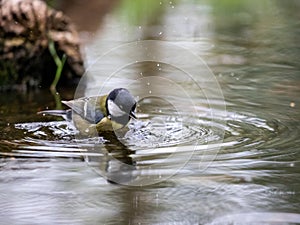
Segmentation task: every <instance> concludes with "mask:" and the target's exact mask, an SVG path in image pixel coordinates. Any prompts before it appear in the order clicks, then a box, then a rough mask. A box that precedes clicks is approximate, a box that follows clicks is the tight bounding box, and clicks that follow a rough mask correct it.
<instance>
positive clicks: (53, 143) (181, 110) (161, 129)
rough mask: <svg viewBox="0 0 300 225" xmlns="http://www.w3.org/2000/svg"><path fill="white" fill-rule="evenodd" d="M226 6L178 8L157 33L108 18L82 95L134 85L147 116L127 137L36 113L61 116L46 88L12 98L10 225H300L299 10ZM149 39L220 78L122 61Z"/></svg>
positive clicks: (5, 145)
mask: <svg viewBox="0 0 300 225" xmlns="http://www.w3.org/2000/svg"><path fill="white" fill-rule="evenodd" d="M172 6H174V7H172ZM228 7H229V8H230V9H231V10H233V11H228V8H226V5H223V6H222V7H221V6H218V5H215V4H214V3H203V2H202V3H197V4H196V3H193V4H192V3H190V2H187V1H183V2H179V3H178V4H176V5H172V4H171V5H170V7H169V8H167V10H166V12H165V16H164V19H163V20H162V21H161V22H160V23H161V24H159V25H153V26H154V27H155V28H156V29H153V26H150V25H149V26H147V27H145V26H142V27H139V26H137V27H135V26H133V27H132V26H128V27H125V28H126V29H125V31H124V29H121V28H124V27H123V26H124V24H123V23H121V22H119V21H118V17H115V16H112V15H110V16H107V22H106V24H104V27H103V29H102V30H101V31H99V34H98V35H96V36H97V37H98V38H97V40H95V41H94V42H92V43H90V44H89V45H87V46H86V51H87V58H88V59H87V60H88V64H89V72H88V74H89V75H87V76H88V77H89V79H90V80H89V82H88V84H87V86H88V88H87V90H86V91H85V94H86V95H92V94H97V93H102V92H103V93H104V92H107V91H108V90H111V89H112V88H114V87H115V86H117V85H118V86H128V87H129V88H130V90H131V91H132V92H133V94H134V95H135V97H136V98H137V99H138V101H139V105H138V110H137V114H138V116H139V118H140V119H139V120H136V121H131V123H130V124H129V126H128V128H129V129H128V131H127V132H125V134H124V133H122V134H121V133H119V132H117V135H119V136H120V137H119V138H116V137H114V136H112V135H103V136H99V137H90V138H87V137H81V136H80V135H79V134H78V132H77V131H76V129H75V128H74V127H73V126H72V125H70V124H69V123H67V122H65V121H62V120H59V119H57V118H55V117H42V116H41V115H37V114H36V112H37V111H40V110H43V109H45V108H50V109H53V108H55V103H54V100H53V96H52V95H51V94H49V93H48V91H47V90H46V91H42V90H37V91H30V92H29V93H17V94H16V93H5V94H1V96H0V102H1V106H0V114H1V122H0V148H1V151H0V156H1V158H0V166H1V169H0V179H1V185H0V193H1V194H0V204H1V210H0V216H1V218H2V219H1V224H7V223H10V224H29V223H30V224H32V223H33V224H53V223H59V224H299V223H300V211H299V209H300V194H299V193H300V188H299V187H300V177H299V165H300V162H299V158H300V153H299V144H300V141H299V140H300V138H299V137H300V134H299V133H300V124H299V121H300V111H299V106H300V102H299V95H300V88H299V87H300V86H299V84H300V78H299V72H300V68H299V65H298V61H299V60H298V59H299V54H300V52H299V47H298V39H299V26H300V23H299V22H298V21H299V20H298V19H299V18H297V17H298V14H297V13H295V12H294V10H295V8H296V7H298V9H299V4H298V3H297V2H293V1H290V2H285V3H284V4H283V3H281V2H278V1H274V2H269V1H263V2H262V3H261V4H258V5H257V6H253V5H252V4H251V3H250V1H245V3H244V4H240V5H239V4H237V5H235V7H236V8H234V7H233V6H228ZM186 12H189V13H188V14H187V13H186ZM228 13H231V15H232V16H230V17H229V16H228ZM182 21H185V22H184V23H182ZM142 29H147V33H149V32H150V31H152V33H151V32H150V34H151V36H152V37H153V38H154V39H160V40H163V41H168V43H170V44H172V45H175V46H176V47H174V48H175V49H177V47H180V48H184V50H183V51H182V52H185V51H188V52H191V53H192V54H195V55H197V56H199V57H201V59H202V60H203V61H201V62H203V65H205V64H207V65H208V67H209V68H210V69H211V72H212V74H213V78H214V79H210V78H211V77H210V76H211V74H209V76H208V75H207V73H206V72H207V67H205V66H203V67H193V66H194V65H195V64H192V63H190V64H188V63H186V64H185V65H187V67H186V69H189V67H191V71H194V72H195V73H193V74H191V75H192V77H191V76H189V74H188V73H186V72H185V71H183V70H181V69H180V68H178V67H176V66H174V65H172V64H167V63H166V61H165V62H161V61H159V62H156V61H146V60H140V61H138V62H135V63H129V64H128V62H130V60H132V59H134V58H135V57H140V56H141V55H143V54H144V53H142V52H140V51H137V50H136V51H132V48H131V47H130V48H127V47H125V48H123V47H121V48H119V50H120V51H111V48H112V47H117V49H118V46H119V45H120V44H124V43H125V44H128V43H129V42H131V41H136V40H138V39H140V38H141V36H139V32H142V31H139V30H142ZM135 30H136V31H139V32H132V31H135ZM121 34H123V35H121ZM124 38H125V41H124ZM127 46H128V45H127ZM143 46H144V45H143ZM151 46H152V45H151ZM157 46H159V44H158V45H157ZM166 46H169V45H166ZM138 48H139V46H138V47H137V49H138ZM128 49H129V50H130V52H126V50H128ZM107 51H108V52H110V53H107V54H106V55H109V58H105V57H103V53H104V52H107ZM153 51H154V52H155V54H154V55H156V54H157V55H159V56H160V57H163V56H164V54H165V53H166V55H168V54H167V53H168V52H170V51H171V52H172V51H173V49H172V50H170V51H168V49H163V48H158V49H154V50H153ZM167 51H168V52H167ZM147 52H148V51H147V50H145V53H147ZM126 54H127V55H128V57H127V58H126V57H125V56H126ZM181 54H183V53H181ZM178 57H179V58H180V54H173V56H170V57H169V58H168V60H171V61H172V60H174V61H176V59H177V58H178ZM107 59H110V61H109V60H108V61H105V60H107ZM111 59H112V60H111ZM129 59H130V60H129ZM146 59H147V57H146ZM128 60H129V61H128ZM188 60H190V62H193V61H192V59H188ZM103 62H105V63H103ZM119 65H123V66H121V67H119ZM112 68H113V69H112ZM116 68H117V69H116ZM103 71H104V72H103ZM105 71H107V72H110V71H115V72H114V73H113V74H110V73H105ZM197 71H198V72H199V73H202V74H204V75H203V76H201V77H199V76H198V75H196V73H197ZM108 74H109V75H110V76H109V79H108V80H106V79H107V77H108ZM192 78H196V80H195V79H192ZM103 80H105V85H103ZM137 80H138V81H137ZM198 81H200V85H198V84H199V83H198ZM216 81H217V82H216ZM195 82H196V84H195ZM216 83H217V84H218V85H219V87H220V90H221V91H222V92H221V93H222V96H221V95H220V93H219V92H218V90H216V87H217V86H216ZM99 87H101V88H102V89H101V90H99ZM149 91H150V92H149ZM73 92H74V91H68V90H60V93H61V96H62V98H64V99H71V98H72V96H73ZM166 92H168V93H170V94H169V95H166V94H165V93H166ZM146 93H147V94H146ZM81 94H83V93H82V92H80V93H79V92H75V96H76V95H81ZM162 96H163V97H162Z"/></svg>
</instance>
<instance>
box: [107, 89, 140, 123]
mask: <svg viewBox="0 0 300 225" xmlns="http://www.w3.org/2000/svg"><path fill="white" fill-rule="evenodd" d="M135 108H136V101H135V99H134V97H133V96H132V95H131V94H130V93H129V91H128V90H127V89H125V88H117V89H114V90H112V91H111V92H110V93H109V94H108V96H107V99H106V110H107V115H108V116H109V117H110V118H111V119H112V120H114V121H116V122H118V123H121V124H123V125H126V124H127V123H128V122H129V120H130V118H136V117H135V115H134V110H135Z"/></svg>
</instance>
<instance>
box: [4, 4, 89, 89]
mask: <svg viewBox="0 0 300 225" xmlns="http://www.w3.org/2000/svg"><path fill="white" fill-rule="evenodd" d="M0 7H1V8H0V86H5V85H6V86H10V85H14V84H21V85H24V84H26V85H42V86H48V85H50V84H51V82H52V80H53V78H54V75H55V71H56V65H55V63H54V60H53V58H52V56H51V54H50V52H49V49H48V46H49V42H50V41H53V42H54V44H55V48H56V51H57V53H58V55H59V56H62V55H63V54H66V56H67V61H66V64H65V68H64V70H63V74H62V80H61V82H60V83H61V84H62V83H63V82H67V81H71V80H74V78H76V77H80V76H81V75H82V74H83V71H84V66H83V59H82V56H81V53H80V41H79V36H78V33H77V31H76V29H75V26H74V25H73V24H72V22H71V21H70V19H69V18H68V17H66V16H65V15H64V14H63V13H62V12H60V11H56V10H54V9H51V8H49V7H48V6H47V5H46V3H45V2H43V1H40V0H0Z"/></svg>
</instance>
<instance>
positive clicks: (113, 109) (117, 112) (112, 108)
mask: <svg viewBox="0 0 300 225" xmlns="http://www.w3.org/2000/svg"><path fill="white" fill-rule="evenodd" d="M107 107H108V111H109V113H110V115H112V116H114V117H121V116H124V115H126V114H127V113H126V112H124V111H122V110H121V109H120V108H119V106H117V105H116V104H115V103H114V102H113V101H112V100H108V101H107Z"/></svg>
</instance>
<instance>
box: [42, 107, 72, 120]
mask: <svg viewBox="0 0 300 225" xmlns="http://www.w3.org/2000/svg"><path fill="white" fill-rule="evenodd" d="M37 114H41V115H43V116H46V115H50V116H61V117H62V118H64V119H65V120H67V121H71V120H72V110H70V109H68V110H43V111H40V112H38V113H37Z"/></svg>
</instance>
